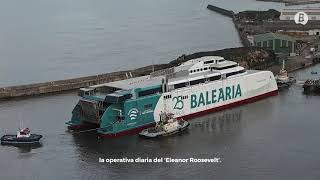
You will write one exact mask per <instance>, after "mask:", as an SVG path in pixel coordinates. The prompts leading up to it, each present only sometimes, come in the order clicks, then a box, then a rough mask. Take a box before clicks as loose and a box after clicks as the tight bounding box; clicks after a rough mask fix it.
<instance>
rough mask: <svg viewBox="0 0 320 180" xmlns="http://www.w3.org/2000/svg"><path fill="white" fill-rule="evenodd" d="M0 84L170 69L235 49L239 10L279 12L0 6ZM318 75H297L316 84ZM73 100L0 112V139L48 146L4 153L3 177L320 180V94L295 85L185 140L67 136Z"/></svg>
mask: <svg viewBox="0 0 320 180" xmlns="http://www.w3.org/2000/svg"><path fill="white" fill-rule="evenodd" d="M0 2H1V6H0V23H1V28H0V63H1V66H0V85H1V86H4V85H14V84H24V83H30V82H40V81H47V80H54V79H63V78H69V77H76V76H83V75H88V74H96V73H104V72H109V71H115V70H118V69H126V68H133V67H139V66H142V65H148V64H152V63H162V62H168V61H169V60H172V59H174V58H176V57H177V56H179V55H181V54H182V53H192V52H196V51H202V50H214V49H221V48H226V47H235V46H240V42H239V39H238V37H237V33H236V31H235V29H234V27H233V24H232V23H231V21H230V20H229V19H228V18H225V17H223V16H220V15H218V14H215V13H213V12H210V11H208V10H206V5H207V4H208V3H211V4H215V5H219V6H222V7H225V8H229V9H233V10H238V11H240V10H246V9H259V10H264V9H268V8H278V9H279V8H281V6H280V5H278V4H274V3H262V2H255V1H253V0H243V1H239V0H234V1H232V0H219V1H191V0H183V1H182V0H175V1H167V0H165V1H155V0H141V1H121V0H120V1H119V0H118V1H115V0H112V1H111V0H110V1H102V0H97V1H88V0H77V1H76V0H65V1H61V0H56V1H48V0H42V1H40V0H38V1H36V0H29V1H17V0H11V1H4V0H0ZM311 70H317V71H320V66H315V67H312V68H309V69H306V70H302V71H299V72H297V73H295V74H294V75H295V76H296V77H297V79H298V80H304V79H306V78H309V77H316V76H311V74H310V71H311ZM77 100H78V97H77V96H76V95H75V93H69V94H61V95H54V96H44V97H38V98H31V99H21V100H13V101H7V102H0V134H5V133H14V131H15V130H16V129H17V127H19V126H20V124H21V123H22V122H23V125H24V126H28V127H31V128H32V130H33V131H35V132H38V133H41V134H43V135H44V138H43V144H42V146H41V147H32V148H21V147H20V148H19V147H11V146H1V147H0V159H1V161H0V174H1V179H6V180H11V179H13V180H16V179H28V180H29V179H30V180H33V179H48V180H50V179H52V180H56V179H92V180H97V179H119V178H121V179H158V178H161V179H241V180H242V179H243V180H248V179H253V180H256V179H273V180H274V179H281V180H283V179H290V180H292V179H299V180H300V179H319V178H320V172H319V165H320V158H319V156H318V152H319V151H320V143H319V140H318V136H319V130H318V129H319V127H320V121H319V112H318V109H319V108H318V107H319V106H320V103H319V102H320V101H319V100H320V97H319V96H305V95H303V94H302V87H301V85H299V83H298V84H297V85H294V86H293V87H292V88H291V89H290V90H288V91H283V92H281V93H280V94H279V95H278V96H275V97H271V98H267V99H264V100H262V101H259V102H256V103H253V104H248V105H244V106H241V107H237V108H233V109H229V110H225V111H221V112H218V113H212V114H209V115H206V116H202V117H199V118H196V119H193V121H191V127H190V129H189V131H187V132H186V133H184V134H181V135H178V136H174V137H170V138H164V139H159V140H146V139H141V138H139V137H138V136H136V135H133V136H128V137H122V138H119V139H104V140H101V139H97V136H96V134H94V133H86V134H71V133H70V132H67V131H66V126H65V124H64V122H66V121H68V120H69V118H70V116H71V111H72V109H73V107H74V105H75V104H76V102H77ZM99 157H100V158H123V157H127V158H133V159H135V158H138V157H141V158H155V157H159V158H160V157H171V158H190V157H193V158H214V157H218V158H221V163H188V164H183V163H158V164H154V163H152V164H148V163H131V164H130V163H129V164H124V163H115V164H107V163H99V162H98V159H99Z"/></svg>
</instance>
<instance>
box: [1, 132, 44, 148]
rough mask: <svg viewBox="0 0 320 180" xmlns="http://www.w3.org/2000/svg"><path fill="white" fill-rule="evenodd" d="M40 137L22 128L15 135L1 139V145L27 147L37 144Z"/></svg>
mask: <svg viewBox="0 0 320 180" xmlns="http://www.w3.org/2000/svg"><path fill="white" fill-rule="evenodd" d="M41 138H42V135H39V134H31V131H30V129H29V128H23V129H20V130H19V131H17V134H16V135H4V136H2V137H1V144H2V145H27V144H39V143H40V139H41Z"/></svg>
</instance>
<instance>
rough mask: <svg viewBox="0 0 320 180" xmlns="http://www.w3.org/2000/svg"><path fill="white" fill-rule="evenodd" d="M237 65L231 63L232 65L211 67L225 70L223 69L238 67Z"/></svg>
mask: <svg viewBox="0 0 320 180" xmlns="http://www.w3.org/2000/svg"><path fill="white" fill-rule="evenodd" d="M237 66H238V64H235V65H231V66H225V67H211V69H215V70H223V69H229V68H234V67H237Z"/></svg>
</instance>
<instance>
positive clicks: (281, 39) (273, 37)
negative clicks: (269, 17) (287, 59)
mask: <svg viewBox="0 0 320 180" xmlns="http://www.w3.org/2000/svg"><path fill="white" fill-rule="evenodd" d="M253 43H254V45H255V46H259V47H265V48H269V49H272V50H273V51H274V52H275V53H276V54H288V55H294V54H295V52H296V39H295V38H293V37H291V36H287V35H283V34H277V33H266V34H258V35H255V36H253Z"/></svg>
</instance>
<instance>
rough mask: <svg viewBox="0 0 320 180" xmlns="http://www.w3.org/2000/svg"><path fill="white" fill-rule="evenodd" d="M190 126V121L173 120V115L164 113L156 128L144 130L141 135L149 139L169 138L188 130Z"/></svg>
mask: <svg viewBox="0 0 320 180" xmlns="http://www.w3.org/2000/svg"><path fill="white" fill-rule="evenodd" d="M189 125H190V124H189V122H188V121H184V120H183V119H179V120H178V119H176V118H173V114H171V113H170V114H166V113H162V118H161V120H160V121H159V122H158V123H157V124H156V126H155V127H151V128H147V129H144V130H142V131H141V132H140V133H139V135H140V136H143V137H147V138H155V137H159V136H169V135H173V134H176V133H179V132H183V131H184V130H187V128H188V126H189Z"/></svg>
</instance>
